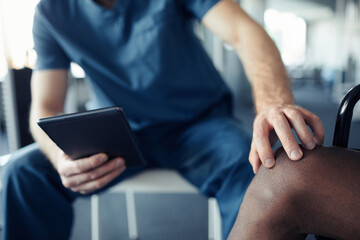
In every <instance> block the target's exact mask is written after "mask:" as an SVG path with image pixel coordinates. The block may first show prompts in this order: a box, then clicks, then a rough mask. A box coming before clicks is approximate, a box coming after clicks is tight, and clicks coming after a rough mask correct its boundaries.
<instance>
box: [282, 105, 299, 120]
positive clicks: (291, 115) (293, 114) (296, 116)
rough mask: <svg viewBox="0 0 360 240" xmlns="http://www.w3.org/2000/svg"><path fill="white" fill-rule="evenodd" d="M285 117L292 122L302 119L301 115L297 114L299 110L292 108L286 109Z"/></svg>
mask: <svg viewBox="0 0 360 240" xmlns="http://www.w3.org/2000/svg"><path fill="white" fill-rule="evenodd" d="M286 115H287V116H288V117H289V118H292V119H294V120H297V119H300V118H302V114H301V113H300V112H299V110H297V109H294V108H289V109H287V111H286Z"/></svg>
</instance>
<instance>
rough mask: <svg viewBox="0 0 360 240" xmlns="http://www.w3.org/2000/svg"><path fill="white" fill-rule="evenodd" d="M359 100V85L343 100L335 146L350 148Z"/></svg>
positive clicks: (337, 124)
mask: <svg viewBox="0 0 360 240" xmlns="http://www.w3.org/2000/svg"><path fill="white" fill-rule="evenodd" d="M359 99H360V85H357V86H356V87H353V88H352V89H350V90H349V91H348V92H347V94H346V95H345V97H344V98H343V100H342V102H341V104H340V107H339V110H338V114H337V118H336V125H335V132H334V138H333V145H334V146H339V147H347V146H348V142H349V134H350V126H351V120H352V116H353V111H354V107H355V105H356V103H357V102H358V101H359Z"/></svg>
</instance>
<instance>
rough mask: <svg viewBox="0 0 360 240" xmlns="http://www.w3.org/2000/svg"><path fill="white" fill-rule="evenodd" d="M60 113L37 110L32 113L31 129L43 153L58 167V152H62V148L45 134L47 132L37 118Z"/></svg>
mask: <svg viewBox="0 0 360 240" xmlns="http://www.w3.org/2000/svg"><path fill="white" fill-rule="evenodd" d="M57 114H59V113H57V112H52V111H42V112H39V111H35V110H33V109H32V110H31V113H30V131H31V134H32V136H33V138H34V140H35V141H36V142H37V143H38V144H39V146H40V148H41V150H42V151H43V153H44V154H45V155H46V156H47V157H48V158H49V160H50V161H51V163H52V164H53V165H54V167H55V168H57V158H58V154H59V153H60V152H61V150H60V148H59V147H58V146H57V145H56V144H55V143H54V142H53V141H52V140H51V139H50V138H49V137H48V136H47V135H46V134H45V132H44V131H43V130H42V129H41V128H40V127H39V126H38V125H37V120H38V119H39V118H41V117H46V116H53V115H57Z"/></svg>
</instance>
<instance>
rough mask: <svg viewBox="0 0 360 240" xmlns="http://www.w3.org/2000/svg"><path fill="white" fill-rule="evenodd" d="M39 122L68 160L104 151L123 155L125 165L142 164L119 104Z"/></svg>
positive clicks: (132, 135)
mask: <svg viewBox="0 0 360 240" xmlns="http://www.w3.org/2000/svg"><path fill="white" fill-rule="evenodd" d="M38 125H39V126H40V127H41V128H42V129H43V130H44V132H45V133H46V134H47V135H48V136H49V137H50V138H51V139H52V140H53V141H54V142H55V143H56V144H57V145H58V147H59V148H61V149H62V150H63V151H64V153H65V154H66V155H68V156H69V157H70V158H71V159H79V158H84V157H88V156H92V155H94V154H98V153H105V154H107V155H108V158H109V159H111V158H114V157H122V158H124V159H125V164H126V166H127V167H131V166H139V165H144V160H143V157H142V155H141V153H140V150H139V148H138V146H137V144H136V140H135V136H134V134H133V132H132V130H131V129H130V126H129V124H128V122H127V120H126V117H125V114H124V112H123V110H122V109H121V108H120V107H109V108H102V109H97V110H91V111H86V112H81V113H72V114H64V115H59V116H54V117H47V118H41V119H39V120H38Z"/></svg>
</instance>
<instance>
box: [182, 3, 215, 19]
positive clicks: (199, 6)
mask: <svg viewBox="0 0 360 240" xmlns="http://www.w3.org/2000/svg"><path fill="white" fill-rule="evenodd" d="M220 1H221V0H180V2H181V4H182V5H183V7H184V8H185V9H186V10H187V11H188V12H190V13H191V14H192V15H193V16H194V17H195V18H197V19H198V20H201V19H202V18H203V16H204V15H205V14H206V13H207V12H208V11H209V10H210V9H211V8H212V7H213V6H215V5H216V4H217V3H218V2H220Z"/></svg>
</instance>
